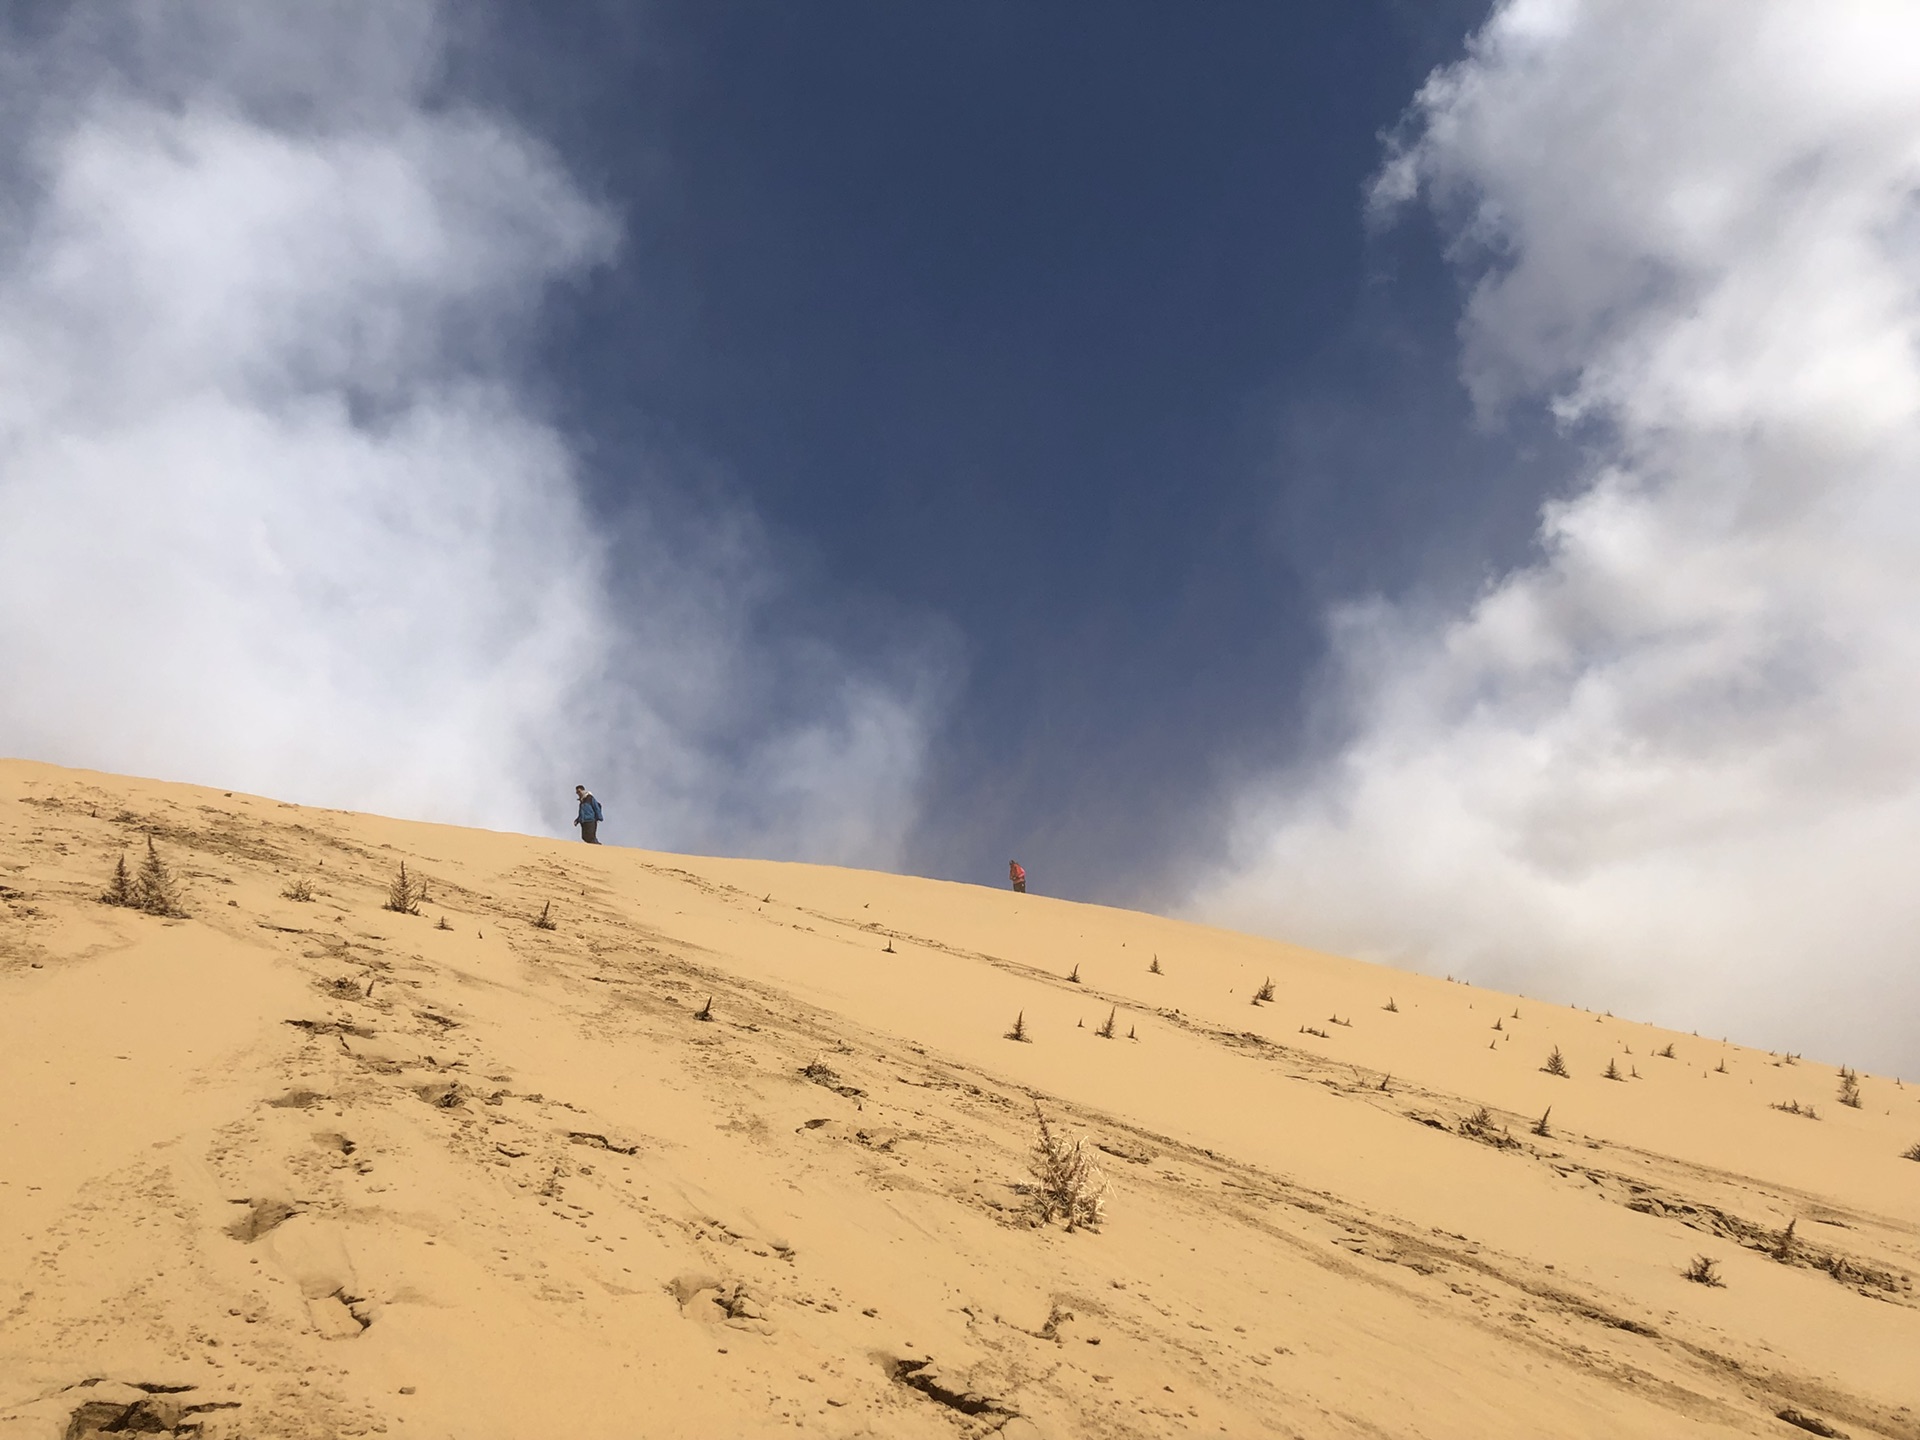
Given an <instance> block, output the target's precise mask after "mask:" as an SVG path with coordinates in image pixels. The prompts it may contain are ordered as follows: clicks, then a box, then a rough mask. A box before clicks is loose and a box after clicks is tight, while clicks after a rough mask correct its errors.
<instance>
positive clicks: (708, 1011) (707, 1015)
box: [693, 995, 713, 1020]
mask: <svg viewBox="0 0 1920 1440" xmlns="http://www.w3.org/2000/svg"><path fill="white" fill-rule="evenodd" d="M693 1018H694V1019H696V1020H711V1019H713V997H712V996H711V995H709V996H707V1003H706V1004H704V1005H702V1006H701V1007H700V1008H699V1009H698V1010H696V1011H694V1012H693Z"/></svg>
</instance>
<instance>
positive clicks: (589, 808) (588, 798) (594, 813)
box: [573, 785, 607, 845]
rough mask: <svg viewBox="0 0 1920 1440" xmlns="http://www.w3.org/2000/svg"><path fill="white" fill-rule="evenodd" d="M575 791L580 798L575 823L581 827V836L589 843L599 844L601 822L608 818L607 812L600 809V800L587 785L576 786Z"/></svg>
mask: <svg viewBox="0 0 1920 1440" xmlns="http://www.w3.org/2000/svg"><path fill="white" fill-rule="evenodd" d="M573 793H574V794H575V795H576V796H577V797H578V798H579V800H580V813H579V814H578V815H576V816H575V817H574V820H573V823H574V824H576V825H578V826H579V827H580V838H581V839H582V840H584V841H586V842H587V844H589V845H598V844H599V843H600V822H601V821H602V820H604V819H606V818H607V817H606V814H605V812H603V811H602V810H601V809H600V802H599V801H598V800H596V799H594V798H593V792H592V791H591V790H589V789H587V787H586V786H584V785H576V786H574V787H573Z"/></svg>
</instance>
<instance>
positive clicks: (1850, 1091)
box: [1840, 1065, 1860, 1110]
mask: <svg viewBox="0 0 1920 1440" xmlns="http://www.w3.org/2000/svg"><path fill="white" fill-rule="evenodd" d="M1840 1103H1841V1104H1842V1105H1845V1106H1848V1107H1849V1108H1851V1109H1854V1110H1858V1109H1859V1108H1860V1077H1859V1076H1858V1075H1856V1074H1855V1073H1854V1072H1853V1071H1852V1070H1851V1069H1849V1068H1848V1067H1847V1066H1845V1065H1842V1066H1841V1067H1840Z"/></svg>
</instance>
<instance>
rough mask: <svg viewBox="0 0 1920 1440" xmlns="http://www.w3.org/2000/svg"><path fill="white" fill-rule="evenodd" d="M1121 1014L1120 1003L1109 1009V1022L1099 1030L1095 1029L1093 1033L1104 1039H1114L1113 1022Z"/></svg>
mask: <svg viewBox="0 0 1920 1440" xmlns="http://www.w3.org/2000/svg"><path fill="white" fill-rule="evenodd" d="M1119 1015H1120V1007H1119V1006H1118V1005H1115V1006H1114V1007H1113V1008H1112V1009H1110V1010H1108V1011H1107V1023H1106V1024H1104V1025H1102V1026H1101V1027H1100V1028H1099V1029H1098V1030H1096V1031H1094V1032H1093V1033H1094V1034H1096V1035H1098V1036H1099V1037H1100V1038H1101V1039H1102V1040H1111V1039H1113V1022H1114V1021H1115V1020H1116V1019H1118V1018H1119Z"/></svg>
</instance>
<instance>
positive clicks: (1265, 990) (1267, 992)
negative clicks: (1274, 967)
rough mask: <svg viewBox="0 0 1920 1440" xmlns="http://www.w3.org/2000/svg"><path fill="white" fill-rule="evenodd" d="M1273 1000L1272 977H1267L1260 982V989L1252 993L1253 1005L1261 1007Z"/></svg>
mask: <svg viewBox="0 0 1920 1440" xmlns="http://www.w3.org/2000/svg"><path fill="white" fill-rule="evenodd" d="M1271 999H1273V977H1272V976H1268V977H1267V978H1266V979H1265V980H1263V981H1261V982H1260V988H1259V989H1258V990H1256V991H1254V992H1253V1003H1254V1004H1256V1005H1263V1004H1265V1003H1266V1002H1267V1001H1269V1000H1271Z"/></svg>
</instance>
